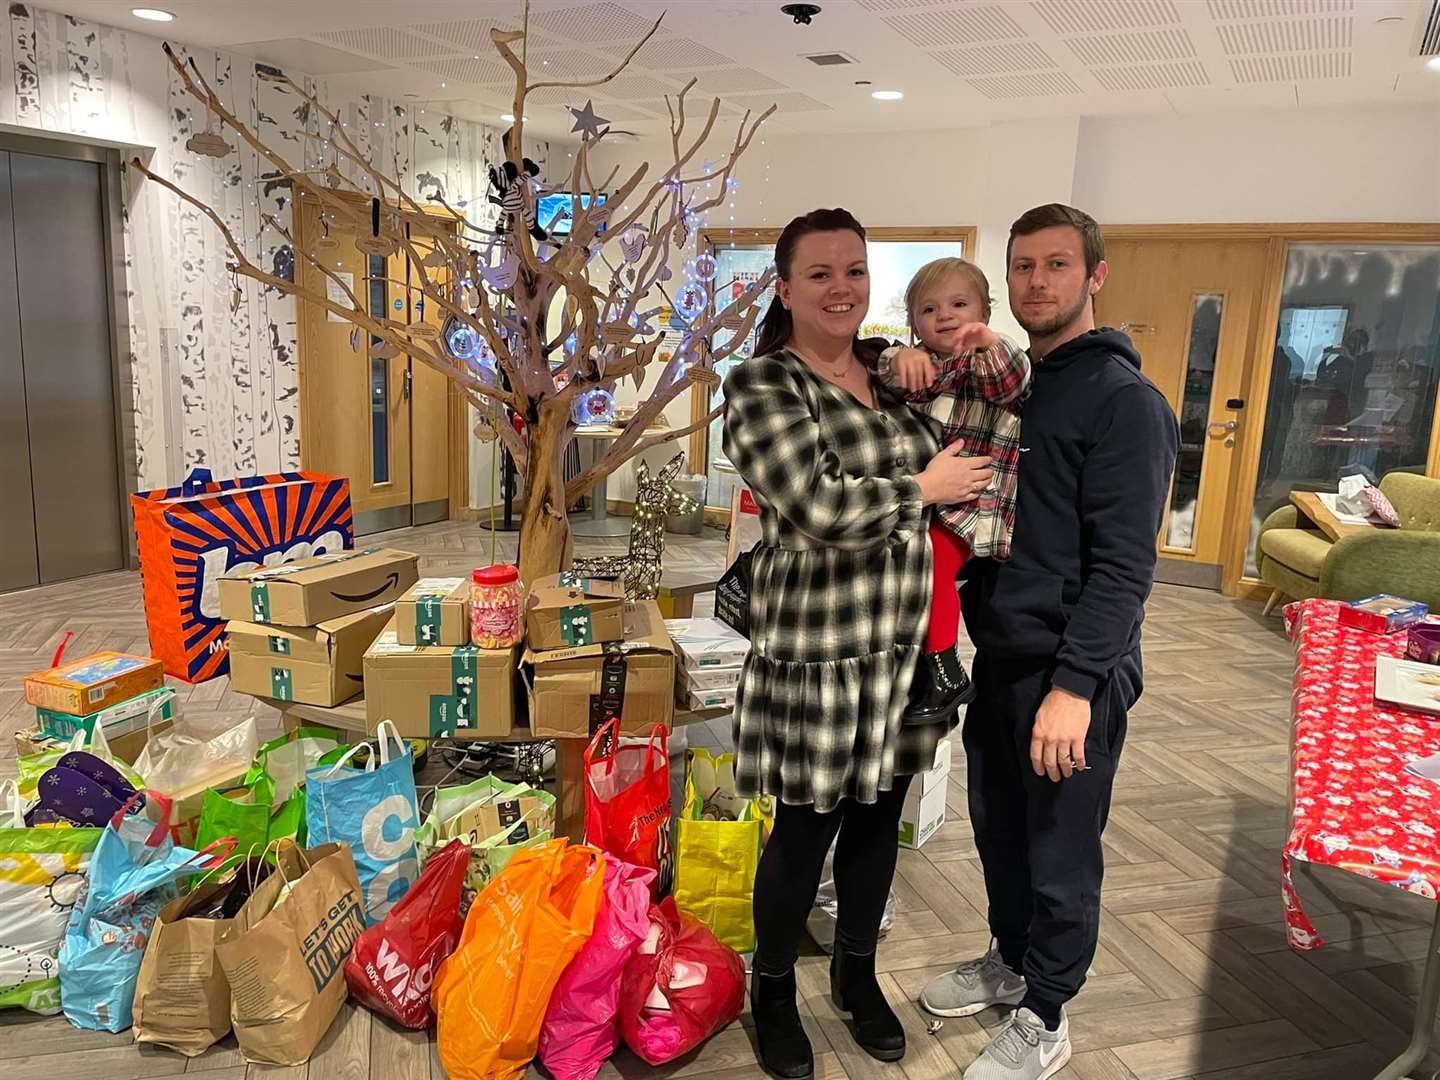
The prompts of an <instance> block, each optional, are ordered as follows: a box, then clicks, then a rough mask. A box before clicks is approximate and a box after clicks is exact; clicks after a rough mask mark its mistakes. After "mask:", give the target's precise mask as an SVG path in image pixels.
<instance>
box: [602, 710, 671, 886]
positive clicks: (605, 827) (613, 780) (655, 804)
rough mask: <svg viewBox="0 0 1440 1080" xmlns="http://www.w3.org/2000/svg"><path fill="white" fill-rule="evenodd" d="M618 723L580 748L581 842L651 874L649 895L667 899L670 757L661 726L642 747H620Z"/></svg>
mask: <svg viewBox="0 0 1440 1080" xmlns="http://www.w3.org/2000/svg"><path fill="white" fill-rule="evenodd" d="M619 735H620V722H619V721H618V720H615V719H611V720H609V721H607V722H606V723H605V724H604V726H602V727H601V728H600V730H599V731H597V732H596V733H595V738H594V739H592V740H591V742H590V745H589V746H587V747H586V748H585V758H584V768H585V839H586V840H587V841H588V842H589V843H591V844H594V845H595V846H596V847H598V848H600V849H601V850H602V851H605V852H607V853H608V854H611V855H614V856H616V857H617V858H619V859H621V860H623V861H624V862H627V863H629V864H630V865H631V866H643V867H645V868H647V869H649V870H654V871H655V881H654V884H653V890H654V891H653V896H654V897H655V898H656V899H658V898H660V897H663V896H668V895H669V894H670V889H671V887H672V886H673V884H674V880H675V850H674V847H673V845H672V844H671V842H670V821H671V818H672V816H673V814H672V812H671V809H670V752H669V748H668V732H667V731H666V728H665V725H664V724H656V725H655V729H654V731H652V732H651V734H650V738H649V740H648V741H647V742H645V743H643V744H629V745H625V746H621V745H618V744H619V741H620V739H619Z"/></svg>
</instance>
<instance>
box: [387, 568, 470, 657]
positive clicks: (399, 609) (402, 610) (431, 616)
mask: <svg viewBox="0 0 1440 1080" xmlns="http://www.w3.org/2000/svg"><path fill="white" fill-rule="evenodd" d="M395 631H396V633H397V634H398V635H399V638H400V644H401V645H469V644H470V583H469V582H468V581H466V580H465V579H464V578H421V579H420V580H419V581H417V582H416V583H415V584H414V585H412V586H411V587H410V591H409V592H407V593H406V594H405V595H404V596H402V597H401V598H400V600H399V602H398V603H397V604H396V605H395Z"/></svg>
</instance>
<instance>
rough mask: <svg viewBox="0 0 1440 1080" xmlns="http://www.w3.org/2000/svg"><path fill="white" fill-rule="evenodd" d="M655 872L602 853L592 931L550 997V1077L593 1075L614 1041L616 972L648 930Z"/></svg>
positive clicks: (544, 1035) (545, 1035)
mask: <svg viewBox="0 0 1440 1080" xmlns="http://www.w3.org/2000/svg"><path fill="white" fill-rule="evenodd" d="M654 880H655V871H654V870H649V869H645V868H642V867H639V866H631V865H630V864H629V863H626V862H621V861H620V860H619V859H617V858H616V857H615V856H613V855H607V856H605V899H604V902H603V904H602V905H601V907H600V912H599V914H598V915H596V916H595V932H594V934H593V935H592V936H591V938H590V940H589V941H587V942H586V943H585V945H584V947H583V948H582V949H581V950H580V952H579V954H578V955H577V956H576V957H575V959H574V960H572V961H571V962H570V966H569V967H567V968H566V969H565V974H563V975H561V976H560V981H559V982H558V983H556V985H555V992H554V993H553V994H552V995H551V996H550V1008H549V1010H548V1011H547V1012H546V1013H545V1026H544V1027H543V1028H541V1029H540V1060H541V1062H542V1063H543V1064H544V1065H545V1068H547V1069H549V1070H550V1075H552V1076H553V1077H555V1080H595V1076H596V1075H597V1074H598V1073H599V1072H600V1069H601V1067H602V1066H603V1065H604V1064H605V1059H606V1058H608V1057H609V1056H610V1055H611V1054H613V1053H614V1052H615V1048H616V1047H617V1046H619V1045H620V1023H619V1020H618V1019H617V1015H616V1014H617V1013H618V1011H619V1008H620V977H621V974H622V973H623V972H624V970H625V961H626V960H628V959H629V958H630V954H631V953H633V952H634V951H635V947H636V946H637V945H639V944H640V943H641V942H642V941H644V940H645V935H646V934H648V933H649V932H650V886H651V883H652V882H653V881H654Z"/></svg>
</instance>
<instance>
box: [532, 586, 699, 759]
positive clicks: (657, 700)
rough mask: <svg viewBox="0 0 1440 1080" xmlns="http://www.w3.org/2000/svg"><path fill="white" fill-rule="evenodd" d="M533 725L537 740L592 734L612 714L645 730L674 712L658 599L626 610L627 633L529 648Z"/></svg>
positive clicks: (626, 729)
mask: <svg viewBox="0 0 1440 1080" xmlns="http://www.w3.org/2000/svg"><path fill="white" fill-rule="evenodd" d="M522 670H523V671H525V672H527V673H528V683H529V687H530V727H531V729H532V731H533V733H534V734H535V736H536V737H537V738H551V739H555V738H558V739H588V738H590V736H591V735H592V734H593V733H594V732H596V731H598V730H599V729H600V727H601V726H602V725H603V724H604V723H605V721H606V720H607V719H609V718H610V717H611V716H618V717H619V718H620V733H621V734H622V735H648V734H650V732H651V730H652V729H653V728H654V727H655V725H656V724H664V725H665V726H666V727H669V726H670V723H671V721H672V720H673V719H674V716H675V653H674V650H673V648H672V646H671V643H670V635H669V634H668V633H667V632H666V630H665V620H664V619H663V618H662V617H661V615H660V607H659V605H658V604H656V603H655V601H654V600H641V601H639V602H637V603H635V604H632V605H629V606H627V607H626V609H625V638H624V640H623V641H618V642H611V643H608V644H595V645H580V646H575V647H573V648H569V649H547V650H543V651H537V650H535V649H527V650H525V657H524V661H523V667H522Z"/></svg>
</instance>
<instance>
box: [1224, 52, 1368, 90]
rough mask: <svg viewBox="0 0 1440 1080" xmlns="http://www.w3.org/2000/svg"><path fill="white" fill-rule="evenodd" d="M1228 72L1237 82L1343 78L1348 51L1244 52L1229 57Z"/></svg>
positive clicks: (1346, 71) (1348, 69)
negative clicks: (1241, 55) (1250, 54)
mask: <svg viewBox="0 0 1440 1080" xmlns="http://www.w3.org/2000/svg"><path fill="white" fill-rule="evenodd" d="M1230 72H1231V74H1232V75H1234V76H1235V81H1236V82H1239V83H1266V82H1299V81H1301V80H1304V79H1343V78H1345V77H1346V76H1348V75H1349V74H1350V54H1349V53H1348V52H1336V53H1292V54H1290V55H1288V56H1246V57H1240V58H1238V59H1234V60H1231V61H1230Z"/></svg>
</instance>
